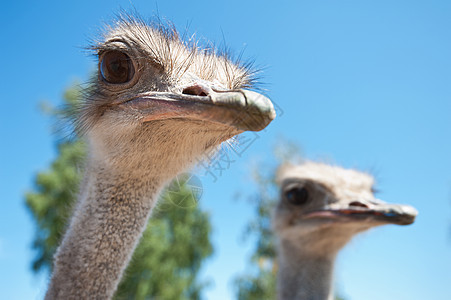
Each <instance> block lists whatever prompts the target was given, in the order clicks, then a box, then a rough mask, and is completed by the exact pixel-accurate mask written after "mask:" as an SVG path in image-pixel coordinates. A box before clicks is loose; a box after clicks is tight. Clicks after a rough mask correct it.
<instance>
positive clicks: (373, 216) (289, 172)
mask: <svg viewBox="0 0 451 300" xmlns="http://www.w3.org/2000/svg"><path fill="white" fill-rule="evenodd" d="M278 181H279V185H280V187H281V188H280V193H281V196H280V201H279V203H278V205H277V208H276V211H275V214H274V220H273V225H274V229H275V231H276V232H277V235H278V236H279V238H280V241H281V242H288V243H289V244H292V245H293V246H296V245H299V246H300V247H302V249H303V251H307V252H308V253H309V254H311V255H314V256H315V255H318V256H322V255H327V254H336V253H337V252H338V251H339V250H340V249H341V248H342V247H343V246H344V245H345V244H346V243H347V242H348V241H349V240H350V239H351V238H352V237H353V236H354V235H355V234H357V233H359V232H362V231H364V230H367V229H370V228H371V227H374V226H378V225H384V224H397V225H408V224H411V223H413V222H414V220H415V217H416V215H417V211H416V210H415V209H414V208H413V207H411V206H408V205H398V204H388V203H385V202H382V201H381V200H378V199H376V198H375V197H374V193H373V185H374V179H373V177H372V176H370V175H368V174H365V173H361V172H358V171H355V170H350V169H342V168H340V167H335V166H330V165H326V164H321V163H313V162H307V163H304V164H302V165H297V166H284V167H282V168H281V169H280V170H279V174H278Z"/></svg>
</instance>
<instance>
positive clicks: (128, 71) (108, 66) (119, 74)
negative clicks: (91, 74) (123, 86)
mask: <svg viewBox="0 0 451 300" xmlns="http://www.w3.org/2000/svg"><path fill="white" fill-rule="evenodd" d="M100 72H101V74H102V77H103V79H105V81H107V82H109V83H116V84H117V83H126V82H128V81H130V80H131V79H132V77H133V75H134V69H133V64H132V62H131V61H130V58H129V57H128V56H127V55H126V54H124V53H122V52H120V51H110V52H107V53H105V55H104V56H103V59H102V62H101V63H100Z"/></svg>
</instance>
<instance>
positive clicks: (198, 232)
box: [25, 87, 213, 300]
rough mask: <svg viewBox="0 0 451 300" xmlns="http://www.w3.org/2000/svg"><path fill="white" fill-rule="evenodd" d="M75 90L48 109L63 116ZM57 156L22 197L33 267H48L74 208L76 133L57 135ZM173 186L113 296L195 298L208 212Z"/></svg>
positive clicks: (79, 160) (183, 182) (207, 250)
mask: <svg viewBox="0 0 451 300" xmlns="http://www.w3.org/2000/svg"><path fill="white" fill-rule="evenodd" d="M80 93H81V91H80V89H79V88H77V87H72V88H70V89H68V90H67V91H66V93H65V95H64V102H65V104H66V108H65V109H62V110H50V113H51V114H52V116H54V117H55V116H56V117H58V116H61V115H64V114H65V113H66V112H67V111H69V110H71V109H72V108H73V106H74V104H76V103H77V101H79V99H80ZM56 146H57V153H58V157H57V158H56V159H55V160H54V161H53V162H52V163H51V165H50V166H49V168H48V169H47V170H45V171H42V172H39V173H38V174H37V175H36V177H35V184H34V188H33V190H32V191H30V192H28V193H27V194H26V195H25V202H26V206H27V208H28V209H29V211H30V212H31V215H32V217H33V219H34V221H35V222H36V234H35V238H34V242H33V248H34V249H35V251H36V257H35V258H34V260H33V262H32V266H33V270H34V271H35V272H39V271H49V272H51V270H52V258H53V254H54V253H55V250H56V248H57V247H58V245H59V243H60V241H61V238H62V236H63V234H64V230H65V226H66V224H67V222H68V220H69V217H70V215H71V210H72V209H71V208H72V207H73V206H74V204H75V201H76V198H77V193H78V186H79V182H80V180H81V173H82V172H81V171H80V170H81V169H82V166H83V161H84V157H85V155H86V146H85V144H84V142H83V141H82V140H81V139H79V138H78V137H76V136H72V137H71V138H60V139H59V140H58V142H57V145H56ZM179 180H180V184H179V185H177V187H178V190H176V191H174V190H173V189H174V185H172V186H171V191H170V192H169V191H168V190H166V192H164V193H163V195H162V196H161V200H160V204H159V205H158V206H157V207H156V209H155V210H154V213H153V217H152V218H151V219H150V220H149V223H148V225H147V228H146V230H145V232H144V234H143V237H142V238H141V241H140V243H139V245H138V246H137V248H136V250H135V253H134V254H133V258H132V261H131V262H130V264H129V266H128V268H127V269H126V271H125V275H124V278H123V280H122V282H121V283H120V285H119V288H118V291H117V293H116V296H115V298H116V299H174V300H175V299H177V300H178V299H200V298H201V292H202V289H203V287H204V286H205V284H204V283H202V282H200V281H199V279H198V273H199V270H200V267H201V265H202V262H203V261H204V260H205V259H206V258H207V257H209V256H210V255H211V254H212V252H213V248H212V245H211V242H210V234H211V225H210V221H209V216H208V214H207V213H206V212H204V211H202V210H200V208H199V207H198V205H196V203H197V201H198V200H199V199H197V197H198V196H197V194H196V193H193V192H192V191H191V189H190V187H189V186H188V185H187V178H186V177H181V178H179Z"/></svg>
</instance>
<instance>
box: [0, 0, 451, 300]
mask: <svg viewBox="0 0 451 300" xmlns="http://www.w3.org/2000/svg"><path fill="white" fill-rule="evenodd" d="M42 2H44V1H39V2H37V1H9V2H5V3H3V4H2V10H1V12H0V14H1V18H0V33H1V37H2V46H1V47H0V54H1V58H2V62H1V67H2V72H0V79H1V80H0V83H1V89H0V94H1V97H0V98H1V103H2V109H1V110H0V133H1V136H2V139H3V141H4V142H3V146H2V147H1V149H0V154H1V155H0V159H1V160H0V162H1V164H0V186H1V190H2V191H3V195H2V197H1V205H2V209H1V210H0V293H1V295H2V296H1V298H4V299H41V298H42V297H43V295H44V293H45V288H46V278H45V276H34V275H33V274H32V272H31V267H30V264H31V259H32V257H33V252H32V250H31V243H32V238H33V233H34V228H33V223H32V222H31V218H30V216H29V214H28V212H27V211H26V209H25V206H24V200H23V195H24V193H25V191H26V190H27V189H30V188H31V187H32V179H33V176H34V174H36V172H38V171H39V170H42V169H45V168H46V167H47V166H48V164H49V163H50V162H51V161H52V159H53V158H54V157H55V154H56V153H55V148H54V139H53V137H52V135H51V130H50V126H51V122H50V121H49V120H48V119H47V118H46V117H45V116H43V115H42V114H41V113H40V112H39V108H38V107H39V103H40V102H41V101H43V100H47V101H49V102H51V103H53V104H58V103H60V99H61V95H62V93H63V91H64V89H65V88H67V87H68V86H70V85H71V83H73V82H74V81H75V80H77V79H78V80H80V81H85V80H86V79H87V77H88V75H89V74H90V72H91V71H92V70H93V69H94V67H95V66H94V61H93V58H92V57H90V56H89V55H88V54H87V53H86V52H85V51H84V50H83V47H84V46H86V45H87V41H88V39H89V38H91V37H94V36H96V34H97V33H98V29H99V28H100V27H101V25H102V23H103V22H104V21H108V20H110V19H111V16H112V15H113V13H114V12H116V11H117V10H118V9H119V8H120V7H122V8H125V9H128V8H130V7H131V5H130V1H46V3H42ZM133 5H134V6H135V8H136V9H137V10H138V11H139V12H140V13H141V14H142V15H143V16H145V17H149V16H152V15H154V14H155V13H156V11H157V9H158V11H159V14H160V16H161V17H164V18H167V19H169V20H171V21H172V22H174V23H175V25H176V26H177V27H178V28H179V29H180V30H184V28H185V27H186V25H187V24H189V32H191V33H196V35H197V36H198V37H200V38H205V39H207V40H212V41H216V42H217V43H221V42H222V41H223V39H225V41H226V42H227V45H228V46H229V47H230V48H231V49H234V50H235V51H236V52H237V53H238V52H240V51H241V50H243V49H244V57H248V58H253V59H255V60H256V62H257V64H258V65H259V66H263V67H265V69H264V73H263V74H262V75H263V81H264V82H266V83H267V84H266V85H265V86H264V87H265V88H267V89H268V94H269V95H270V97H271V98H272V99H273V100H274V101H275V102H276V103H277V104H278V105H279V106H280V107H281V108H282V110H283V114H282V115H281V116H280V117H279V118H278V119H277V120H276V121H274V122H273V124H271V125H270V127H269V128H268V129H267V130H266V131H265V132H263V133H261V134H260V135H259V138H258V139H257V140H256V142H255V143H254V144H253V145H252V146H251V147H250V148H249V149H248V150H247V151H246V152H245V153H244V154H243V155H242V156H241V157H235V162H234V163H233V164H232V165H231V166H230V168H229V169H228V170H226V171H225V172H224V173H223V174H222V176H221V177H220V178H219V179H218V181H217V182H213V180H211V178H208V177H203V178H202V180H203V185H204V194H203V198H202V200H201V205H202V207H203V208H205V209H206V210H208V211H209V212H210V213H211V219H212V223H213V227H214V236H213V239H214V244H215V249H216V252H215V255H214V257H213V258H212V259H210V260H209V261H208V262H207V263H206V265H205V268H204V269H203V275H202V276H204V278H209V279H210V280H211V282H212V284H211V286H210V288H209V289H208V290H207V291H206V294H205V295H206V297H207V298H208V299H215V300H216V299H233V292H232V288H231V287H232V285H231V280H232V279H233V277H234V276H236V275H237V274H239V273H242V272H244V270H245V268H246V265H247V260H248V256H249V254H250V250H251V246H252V245H249V244H246V243H243V242H242V240H241V236H242V233H243V230H244V226H245V224H246V222H247V221H248V220H249V218H251V217H252V207H250V206H249V205H248V204H247V203H246V202H244V201H241V202H240V201H234V200H233V199H234V195H235V194H236V193H237V192H242V193H251V192H252V191H253V186H252V183H251V182H250V181H249V179H248V178H249V173H248V169H249V166H250V165H251V162H252V161H261V162H271V161H272V160H273V159H272V157H271V154H270V153H271V149H272V147H273V146H274V144H275V143H276V142H277V141H278V137H280V136H284V137H286V138H287V139H290V140H293V141H295V142H297V143H298V144H299V145H301V146H302V148H303V151H304V153H305V155H306V156H307V157H308V158H311V159H327V160H330V161H333V162H335V163H337V164H340V165H344V166H346V167H356V168H360V169H363V170H375V171H376V175H377V179H378V188H379V189H380V190H381V193H380V194H379V197H380V198H382V199H384V200H386V201H389V202H403V203H409V204H411V205H413V206H415V207H416V208H417V209H418V210H419V212H420V215H419V217H418V219H417V222H416V223H415V224H414V225H412V226H409V227H397V226H386V227H381V228H377V229H375V230H373V231H371V232H369V233H366V234H364V235H362V236H360V237H358V238H357V239H355V240H354V241H353V242H352V243H351V244H350V245H349V246H348V247H347V248H346V249H345V250H344V251H343V252H342V253H341V255H340V257H339V262H338V266H337V272H336V273H337V288H338V290H339V291H340V292H341V293H342V294H343V295H345V296H346V297H347V299H397V300H398V299H409V300H411V299H451V286H450V282H451V230H450V229H451V139H450V130H451V118H450V116H451V34H450V28H451V2H449V1H434V0H428V1H426V0H424V1H402V0H399V1H386V0H382V1H358V0H349V1H292V2H283V3H282V2H281V1H280V2H276V1H269V2H264V1H220V2H216V3H214V2H210V1H205V2H201V1H180V2H177V1H133Z"/></svg>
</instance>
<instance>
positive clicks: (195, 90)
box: [182, 85, 208, 96]
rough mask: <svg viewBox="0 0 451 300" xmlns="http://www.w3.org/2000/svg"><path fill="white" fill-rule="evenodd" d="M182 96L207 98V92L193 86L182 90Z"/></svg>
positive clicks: (197, 86)
mask: <svg viewBox="0 0 451 300" xmlns="http://www.w3.org/2000/svg"><path fill="white" fill-rule="evenodd" d="M182 94H185V95H194V96H208V92H206V91H205V90H204V89H203V88H202V87H201V86H199V85H193V86H189V87H187V88H184V89H183V91H182Z"/></svg>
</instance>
